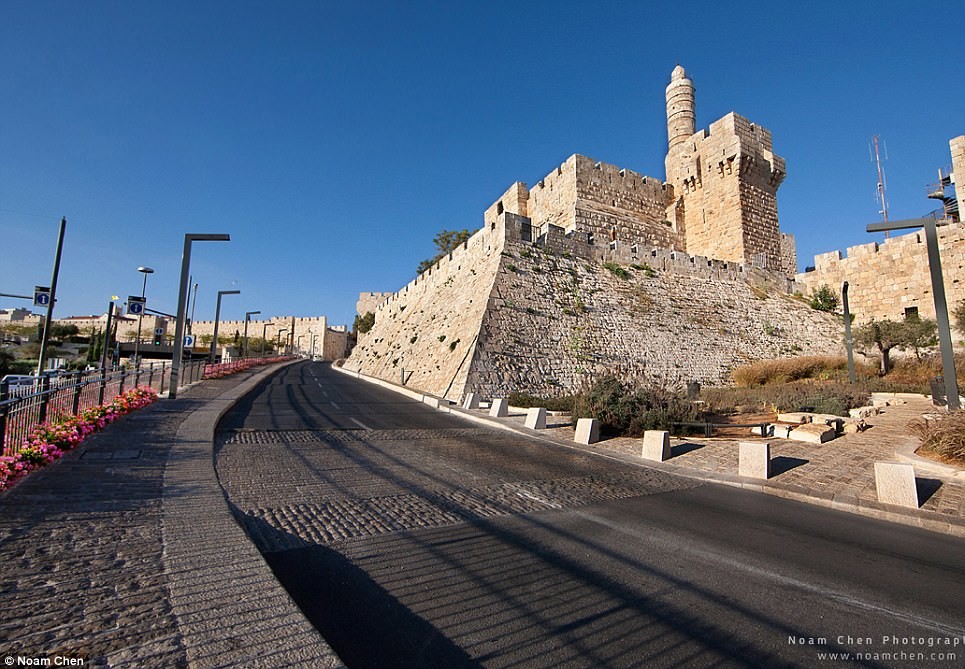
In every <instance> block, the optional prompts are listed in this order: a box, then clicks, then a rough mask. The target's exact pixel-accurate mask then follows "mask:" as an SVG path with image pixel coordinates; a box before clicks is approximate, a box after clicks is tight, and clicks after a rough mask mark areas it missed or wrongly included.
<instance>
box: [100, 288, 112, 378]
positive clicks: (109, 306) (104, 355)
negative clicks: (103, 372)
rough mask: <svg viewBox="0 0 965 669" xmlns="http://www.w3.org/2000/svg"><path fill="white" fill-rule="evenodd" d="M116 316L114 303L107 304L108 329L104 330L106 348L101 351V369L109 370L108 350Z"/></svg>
mask: <svg viewBox="0 0 965 669" xmlns="http://www.w3.org/2000/svg"><path fill="white" fill-rule="evenodd" d="M113 316H114V301H113V300H111V301H110V302H108V303H107V328H106V329H105V330H104V347H103V350H102V351H101V369H107V348H108V347H109V346H110V345H111V318H113Z"/></svg>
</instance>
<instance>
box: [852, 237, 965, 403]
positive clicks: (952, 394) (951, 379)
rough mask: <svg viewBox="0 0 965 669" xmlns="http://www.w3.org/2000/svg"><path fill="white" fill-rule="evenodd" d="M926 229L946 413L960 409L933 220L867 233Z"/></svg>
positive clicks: (943, 285)
mask: <svg viewBox="0 0 965 669" xmlns="http://www.w3.org/2000/svg"><path fill="white" fill-rule="evenodd" d="M914 228H924V229H925V247H926V249H927V251H928V270H929V272H930V273H931V292H932V295H933V296H934V298H935V322H936V323H937V324H938V347H939V349H940V350H941V354H942V376H943V377H944V379H945V398H946V400H947V401H948V409H949V411H957V410H958V409H960V408H961V404H960V402H959V401H958V379H956V378H955V355H954V353H953V352H952V331H951V328H950V327H949V324H948V302H947V300H946V299H945V282H944V280H943V279H942V261H941V256H940V255H939V252H938V229H937V224H936V222H935V219H934V218H912V219H908V220H904V221H889V222H887V223H872V224H871V225H869V226H868V227H867V228H866V230H867V231H868V232H887V231H889V230H909V229H914Z"/></svg>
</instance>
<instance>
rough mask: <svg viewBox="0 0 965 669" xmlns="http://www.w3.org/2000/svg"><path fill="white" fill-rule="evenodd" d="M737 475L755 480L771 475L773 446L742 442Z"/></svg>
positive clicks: (757, 442) (763, 443) (764, 443)
mask: <svg viewBox="0 0 965 669" xmlns="http://www.w3.org/2000/svg"><path fill="white" fill-rule="evenodd" d="M737 473H738V474H740V475H741V476H749V477H750V478H755V479H766V478H768V477H770V475H771V445H770V444H768V443H766V442H760V441H742V442H740V463H739V465H738V469H737Z"/></svg>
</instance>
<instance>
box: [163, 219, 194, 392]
mask: <svg viewBox="0 0 965 669" xmlns="http://www.w3.org/2000/svg"><path fill="white" fill-rule="evenodd" d="M189 267H191V236H190V235H185V236H184V250H183V251H182V252H181V283H180V284H178V309H177V311H175V312H174V313H176V314H177V315H178V319H177V321H176V322H175V324H174V348H172V349H171V378H170V380H169V381H168V397H169V398H170V399H172V400H173V399H175V398H176V397H177V396H178V376H179V375H180V372H181V356H182V355H183V353H184V352H183V350H182V349H183V341H182V340H183V339H184V321H185V316H184V313H185V308H186V307H187V302H186V300H187V292H188V268H189Z"/></svg>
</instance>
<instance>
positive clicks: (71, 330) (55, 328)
mask: <svg viewBox="0 0 965 669" xmlns="http://www.w3.org/2000/svg"><path fill="white" fill-rule="evenodd" d="M79 332H80V330H78V329H77V326H76V325H61V324H59V323H54V324H53V325H51V326H50V338H51V339H56V340H59V341H63V340H64V339H67V337H73V336H74V335H76V334H77V333H79Z"/></svg>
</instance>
